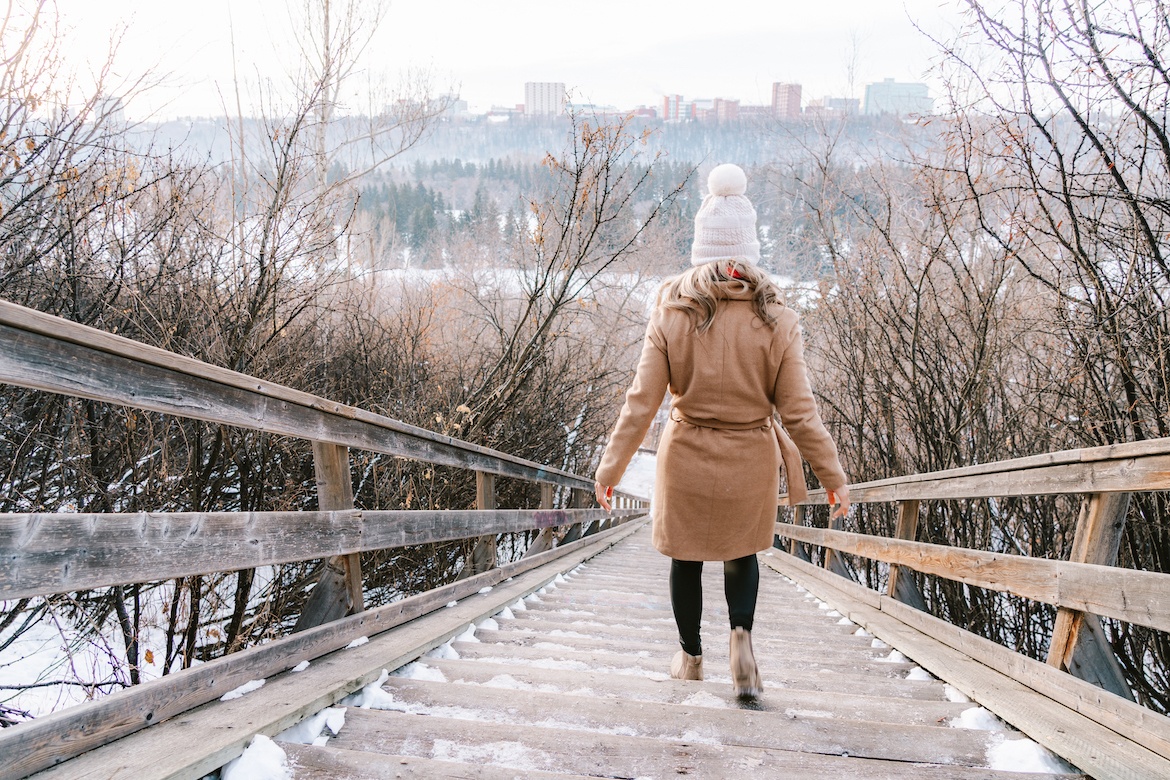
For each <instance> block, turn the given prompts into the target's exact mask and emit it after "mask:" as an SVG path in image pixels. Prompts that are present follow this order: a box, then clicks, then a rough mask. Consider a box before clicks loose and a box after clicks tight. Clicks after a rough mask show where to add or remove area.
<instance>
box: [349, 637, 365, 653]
mask: <svg viewBox="0 0 1170 780" xmlns="http://www.w3.org/2000/svg"><path fill="white" fill-rule="evenodd" d="M369 641H370V638H369V637H368V636H359V637H358V638H357V639H355V640H353V641H352V642H350V643H349V644H348V645H346V646H345V649H346V650H349V649H351V648H354V647H361V646H362V645H364V644H367V643H368V642H369Z"/></svg>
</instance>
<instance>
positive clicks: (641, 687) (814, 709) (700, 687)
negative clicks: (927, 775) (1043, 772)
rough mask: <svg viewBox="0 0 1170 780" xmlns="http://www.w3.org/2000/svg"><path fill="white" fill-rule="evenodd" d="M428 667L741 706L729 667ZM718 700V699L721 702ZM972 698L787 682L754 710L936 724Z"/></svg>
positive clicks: (452, 674) (560, 689) (555, 686)
mask: <svg viewBox="0 0 1170 780" xmlns="http://www.w3.org/2000/svg"><path fill="white" fill-rule="evenodd" d="M424 663H425V665H426V667H427V668H428V669H433V670H437V671H439V672H441V673H442V676H443V678H444V679H445V680H446V681H448V682H451V683H455V684H457V685H486V686H488V687H495V688H505V689H512V690H519V691H528V690H538V691H543V692H545V693H576V694H578V695H585V693H584V692H588V693H589V694H591V695H594V696H597V697H599V698H608V699H615V698H616V699H621V698H628V699H631V700H635V701H656V702H662V703H666V704H702V703H704V702H706V703H707V704H709V705H711V706H724V707H737V706H739V702H738V701H736V700H735V697H734V696H733V695H732V692H731V688H730V686H729V684H728V675H727V673H726V670H724V672H723V674H716V675H711V676H710V677H709V679H708V680H706V681H704V682H691V683H688V684H687V685H675V684H673V683H667V684H663V681H662V680H655V679H651V678H649V677H640V676H635V675H617V674H613V673H608V672H601V671H577V672H573V673H571V674H566V673H565V672H564V671H563V670H558V669H545V668H541V667H536V666H525V665H522V664H512V665H506V664H492V663H486V662H483V661H469V660H463V659H460V660H450V659H437V658H429V659H427V660H426V661H425V662H424ZM716 702H718V704H716ZM971 706H972V705H971V704H970V703H960V702H950V701H945V700H941V701H938V700H918V701H915V702H914V704H913V706H906V702H905V701H904V700H902V699H899V698H896V697H879V696H874V695H861V694H860V693H851V692H846V691H839V692H835V693H834V694H833V695H832V696H826V695H825V694H824V692H823V691H812V690H804V689H801V688H795V687H790V686H785V687H784V688H782V689H781V688H780V687H779V686H775V687H769V689H768V695H767V696H764V697H763V698H761V699H760V700H759V701H757V702H756V703H755V704H754V705H753V707H752V709H753V710H760V711H768V712H782V713H784V714H786V715H789V716H791V717H801V716H815V717H837V718H853V719H855V720H871V721H885V722H890V723H909V724H917V725H922V726H936V725H938V724H939V723H943V722H949V721H950V720H952V719H954V718H958V717H960V716H961V715H962V713H963V712H964V711H965V710H967V709H969V708H970V707H971Z"/></svg>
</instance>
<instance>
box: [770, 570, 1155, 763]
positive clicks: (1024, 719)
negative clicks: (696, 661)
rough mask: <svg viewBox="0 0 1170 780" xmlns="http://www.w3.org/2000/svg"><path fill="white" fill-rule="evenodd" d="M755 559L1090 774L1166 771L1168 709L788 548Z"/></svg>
mask: <svg viewBox="0 0 1170 780" xmlns="http://www.w3.org/2000/svg"><path fill="white" fill-rule="evenodd" d="M761 561H763V562H764V563H765V565H767V566H770V567H772V568H774V569H776V570H777V571H779V572H781V573H782V574H785V575H786V576H789V577H791V578H792V579H794V580H795V581H797V582H799V583H800V584H802V585H804V586H805V587H806V588H809V590H810V591H812V592H815V593H816V594H817V596H818V597H820V598H822V599H824V600H825V601H826V602H828V603H829V604H831V605H832V606H833V607H834V608H835V609H837V610H838V611H840V612H842V613H843V614H844V615H845V616H846V617H848V618H849V619H850V620H852V621H854V622H855V623H858V624H860V625H862V626H865V627H866V629H867V630H869V631H870V632H871V633H873V634H874V635H876V636H878V637H879V638H881V639H883V640H884V641H886V642H888V643H889V644H891V645H893V646H894V647H896V648H898V649H900V650H902V651H903V652H904V653H905V654H906V655H907V656H909V657H910V658H912V659H913V660H914V661H915V662H916V663H918V664H919V665H921V666H923V667H924V668H926V669H927V670H928V671H931V672H932V673H934V674H935V675H937V676H939V677H941V678H943V679H946V680H947V681H948V682H950V683H951V684H952V685H954V686H955V687H956V688H958V689H959V690H961V691H962V692H963V693H965V694H967V695H968V696H970V697H971V698H972V699H974V700H975V701H976V702H978V703H980V704H982V705H983V706H984V707H986V708H987V709H989V710H991V711H992V712H994V713H996V714H997V715H999V716H1000V717H1002V718H1004V719H1005V720H1006V721H1008V722H1009V723H1011V724H1012V725H1014V726H1016V727H1017V728H1019V729H1020V730H1021V731H1024V732H1025V733H1026V734H1028V735H1029V736H1030V737H1032V738H1033V739H1035V740H1036V741H1037V742H1040V743H1041V744H1043V745H1045V746H1046V747H1048V748H1049V749H1050V750H1052V751H1054V752H1056V753H1057V754H1059V755H1061V756H1064V757H1065V758H1067V759H1068V760H1070V761H1072V762H1073V763H1074V764H1075V765H1076V766H1078V767H1079V768H1080V769H1082V770H1084V771H1086V772H1089V773H1090V774H1091V775H1092V776H1093V777H1101V778H1106V777H1107V778H1126V779H1127V780H1139V778H1140V779H1141V780H1144V779H1145V778H1153V777H1159V778H1160V777H1170V718H1167V717H1165V716H1163V715H1159V714H1157V713H1155V712H1153V711H1151V710H1149V709H1147V708H1145V707H1142V706H1141V705H1139V704H1135V703H1134V702H1131V701H1128V700H1126V699H1124V698H1122V697H1120V696H1117V695H1115V694H1112V693H1109V692H1108V691H1105V690H1102V689H1101V688H1098V687H1097V686H1095V685H1092V684H1090V683H1087V682H1085V681H1084V680H1080V679H1078V678H1076V677H1073V676H1072V675H1069V674H1066V673H1064V672H1061V671H1059V670H1057V669H1054V668H1053V667H1051V666H1049V665H1048V664H1045V663H1043V662H1040V661H1037V660H1035V659H1032V658H1028V657H1026V656H1023V655H1020V654H1019V653H1016V652H1013V651H1012V650H1009V649H1008V648H1005V647H1003V646H1002V645H998V644H996V643H995V642H992V641H990V640H987V639H984V638H983V637H980V636H977V635H975V634H973V633H971V632H970V631H966V630H964V629H961V628H959V627H957V626H953V625H951V624H950V623H947V622H946V621H943V620H940V619H938V618H936V617H934V616H932V615H928V614H926V613H924V612H920V611H919V610H916V609H913V608H912V607H909V606H907V605H905V604H902V603H901V602H899V601H897V600H896V599H892V598H890V597H889V596H885V595H883V594H879V593H877V592H875V591H872V590H869V589H868V588H865V587H863V586H861V585H858V584H856V583H852V582H848V581H846V580H843V579H842V578H840V577H835V576H832V575H830V574H827V573H826V572H824V571H823V570H821V569H819V568H817V567H815V566H811V565H809V564H807V563H805V562H804V561H801V560H799V559H796V558H794V557H793V556H785V555H782V554H779V553H777V554H775V555H773V556H771V557H767V558H761ZM940 646H942V647H940ZM943 647H945V648H947V649H949V650H952V651H955V652H954V653H950V652H947V651H946V650H944V649H942V648H943ZM971 663H975V664H977V665H976V666H971V665H970V664H971ZM1057 705H1059V706H1058V708H1057V709H1052V707H1053V706H1057ZM1069 712H1072V713H1076V714H1077V715H1079V716H1083V718H1082V719H1081V720H1079V721H1078V720H1072V721H1070V720H1069V717H1070V716H1069V715H1068V713H1069ZM1086 721H1087V723H1086ZM1098 727H1099V729H1098Z"/></svg>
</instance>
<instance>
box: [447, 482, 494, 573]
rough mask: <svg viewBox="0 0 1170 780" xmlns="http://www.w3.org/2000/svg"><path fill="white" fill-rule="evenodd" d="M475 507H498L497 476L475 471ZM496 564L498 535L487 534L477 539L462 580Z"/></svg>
mask: <svg viewBox="0 0 1170 780" xmlns="http://www.w3.org/2000/svg"><path fill="white" fill-rule="evenodd" d="M475 508H476V509H480V510H490V509H495V508H496V476H495V475H494V474H487V473H485V472H482V471H477V472H475ZM495 565H496V535H495V534H485V535H483V536H478V537H476V539H475V544H474V546H473V547H472V548H471V554H470V555H469V556H468V557H467V560H466V561H465V562H464V564H463V568H462V569H460V570H459V576H457V577H456V578H455V579H457V580H461V579H464V578H466V577H470V576H471V575H473V574H480V573H482V572H485V571H487V570H488V569H491V568H493V567H494V566H495Z"/></svg>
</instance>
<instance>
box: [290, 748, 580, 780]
mask: <svg viewBox="0 0 1170 780" xmlns="http://www.w3.org/2000/svg"><path fill="white" fill-rule="evenodd" d="M281 747H282V748H284V752H285V755H287V756H288V758H289V763H290V764H291V765H292V767H293V770H294V776H295V778H296V780H338V779H339V778H344V779H345V780H398V778H410V777H425V778H440V780H529V778H532V779H533V780H553V779H554V778H555V780H596V778H587V777H585V776H584V775H569V774H564V773H563V772H540V771H535V770H532V769H528V768H524V769H516V768H509V767H506V766H499V765H495V764H489V763H484V762H483V761H482V760H479V761H474V760H472V761H470V762H469V760H470V759H474V758H476V748H475V747H467V748H463V749H462V750H460V749H458V748H456V749H455V750H453V751H450V753H451V754H452V757H453V759H454V760H451V761H440V760H435V759H432V758H419V757H418V756H391V755H385V754H382V753H372V752H368V751H364V750H343V749H339V748H335V747H330V746H329V745H325V746H322V747H314V746H312V745H287V744H281ZM495 752H496V751H493V750H492V748H491V747H490V746H488V747H484V748H480V755H481V756H482V755H484V754H486V755H494V754H495Z"/></svg>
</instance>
